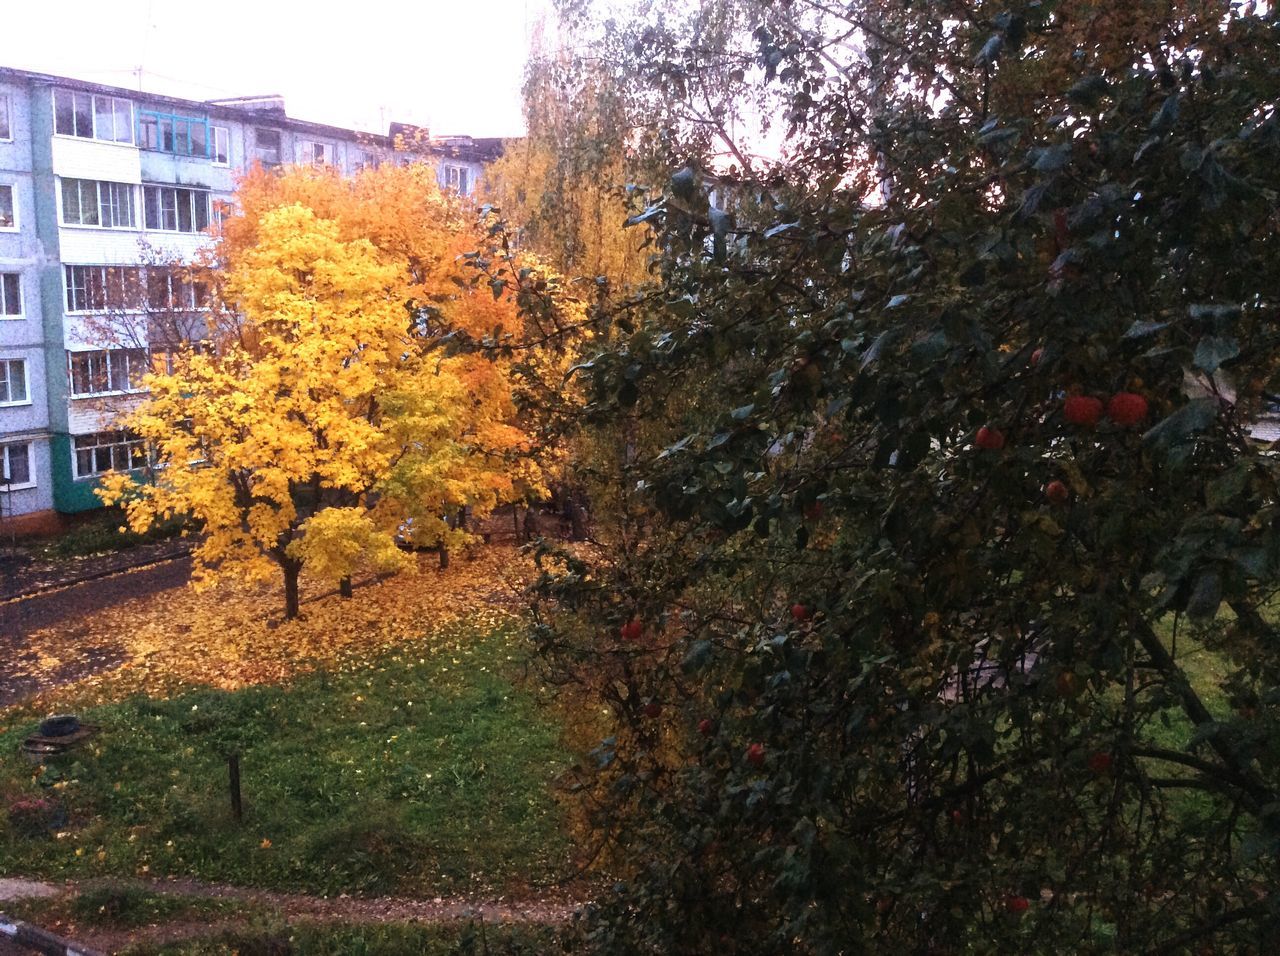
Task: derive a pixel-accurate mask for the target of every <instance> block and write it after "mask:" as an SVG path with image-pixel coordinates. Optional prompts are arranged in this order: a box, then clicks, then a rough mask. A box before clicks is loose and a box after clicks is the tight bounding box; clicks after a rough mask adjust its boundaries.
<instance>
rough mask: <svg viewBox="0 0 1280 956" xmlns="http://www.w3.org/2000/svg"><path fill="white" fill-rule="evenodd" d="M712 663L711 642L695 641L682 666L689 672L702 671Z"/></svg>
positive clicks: (681, 663)
mask: <svg viewBox="0 0 1280 956" xmlns="http://www.w3.org/2000/svg"><path fill="white" fill-rule="evenodd" d="M710 662H711V642H710V641H694V642H693V644H692V646H690V648H689V651H688V653H686V654H685V655H684V660H682V661H681V662H680V666H681V667H682V668H683V669H684V670H685V671H687V672H689V673H693V672H694V671H700V670H702V668H704V667H706V666H707V664H709V663H710Z"/></svg>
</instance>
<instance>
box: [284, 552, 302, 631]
mask: <svg viewBox="0 0 1280 956" xmlns="http://www.w3.org/2000/svg"><path fill="white" fill-rule="evenodd" d="M282 568H283V569H284V619H285V620H286V621H292V620H293V619H294V618H296V617H297V616H298V574H299V572H300V571H302V565H301V564H299V563H298V562H296V561H288V562H285V563H284V564H283V565H282Z"/></svg>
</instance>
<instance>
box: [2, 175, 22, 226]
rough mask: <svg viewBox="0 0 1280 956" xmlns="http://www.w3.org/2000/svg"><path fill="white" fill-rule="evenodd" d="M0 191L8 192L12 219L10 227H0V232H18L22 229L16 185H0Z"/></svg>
mask: <svg viewBox="0 0 1280 956" xmlns="http://www.w3.org/2000/svg"><path fill="white" fill-rule="evenodd" d="M0 189H7V190H9V210H10V212H11V213H12V218H13V224H12V225H10V226H2V225H0V232H18V231H19V230H20V229H21V228H22V219H21V218H20V217H19V215H18V184H17V183H0Z"/></svg>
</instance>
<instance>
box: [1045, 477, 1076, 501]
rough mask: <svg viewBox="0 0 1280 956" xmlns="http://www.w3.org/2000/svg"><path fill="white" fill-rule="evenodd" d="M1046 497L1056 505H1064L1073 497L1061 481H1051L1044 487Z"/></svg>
mask: <svg viewBox="0 0 1280 956" xmlns="http://www.w3.org/2000/svg"><path fill="white" fill-rule="evenodd" d="M1044 496H1045V497H1046V498H1048V499H1049V500H1050V501H1052V502H1053V503H1054V504H1055V505H1060V504H1063V503H1064V502H1066V501H1067V499H1068V498H1070V497H1071V492H1070V491H1069V490H1068V489H1067V486H1066V485H1064V484H1063V483H1062V482H1060V481H1051V482H1049V483H1048V484H1047V485H1045V486H1044Z"/></svg>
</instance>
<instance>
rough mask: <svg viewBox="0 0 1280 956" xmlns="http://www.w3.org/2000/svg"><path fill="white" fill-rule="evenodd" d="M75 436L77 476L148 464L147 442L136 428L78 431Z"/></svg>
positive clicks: (89, 475) (84, 476) (130, 469)
mask: <svg viewBox="0 0 1280 956" xmlns="http://www.w3.org/2000/svg"><path fill="white" fill-rule="evenodd" d="M74 440H75V463H76V477H77V478H92V477H94V476H95V475H105V474H106V473H107V472H109V471H132V470H133V469H135V468H145V467H146V466H147V448H146V444H145V443H144V442H143V440H142V439H141V438H139V437H138V436H137V435H135V434H134V433H133V432H129V431H114V432H96V433H95V434H92V435H76V436H75V439H74Z"/></svg>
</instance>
